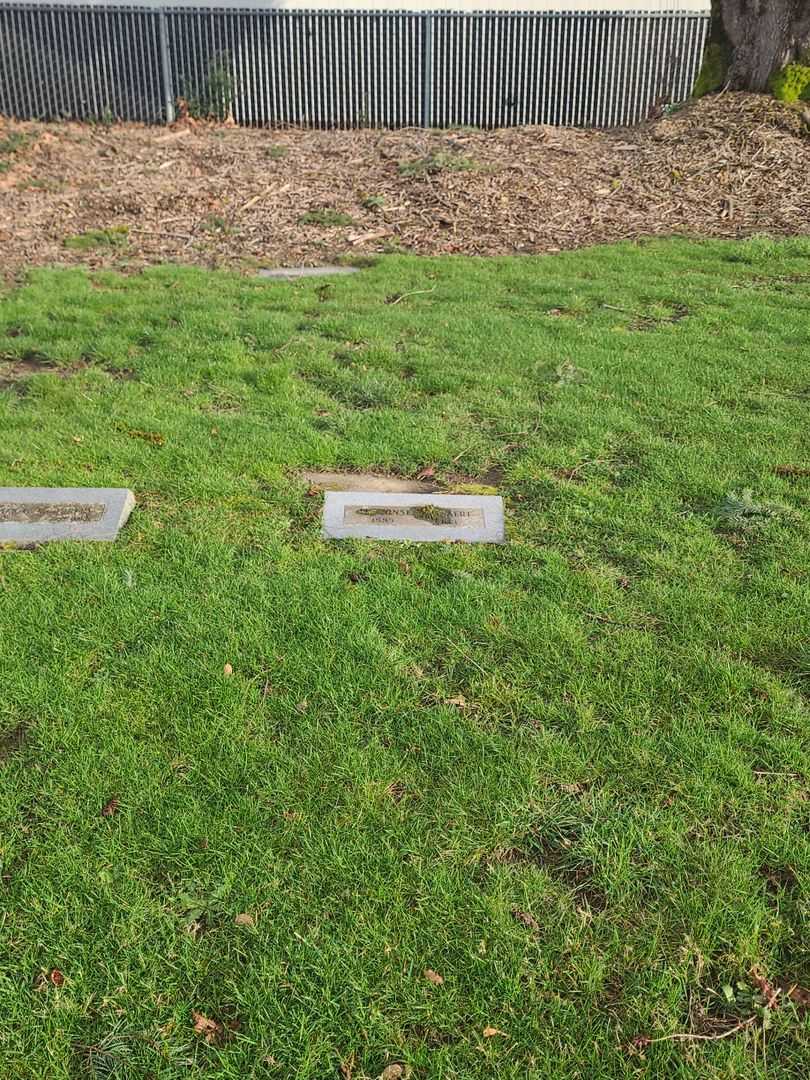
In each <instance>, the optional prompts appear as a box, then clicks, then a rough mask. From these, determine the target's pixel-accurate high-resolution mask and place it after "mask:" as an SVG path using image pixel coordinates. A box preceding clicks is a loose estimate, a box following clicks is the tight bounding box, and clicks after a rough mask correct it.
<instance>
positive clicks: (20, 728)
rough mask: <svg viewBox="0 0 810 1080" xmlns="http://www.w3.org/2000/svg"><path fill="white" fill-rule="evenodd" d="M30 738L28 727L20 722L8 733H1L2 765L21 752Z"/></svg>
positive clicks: (0, 756) (0, 757) (0, 754)
mask: <svg viewBox="0 0 810 1080" xmlns="http://www.w3.org/2000/svg"><path fill="white" fill-rule="evenodd" d="M27 737H28V725H27V724H26V723H25V721H22V720H21V721H20V723H19V724H15V725H14V727H13V728H10V729H9V730H8V731H3V732H0V763H2V762H4V761H6V760H7V759H8V758H10V757H11V755H12V754H14V753H16V752H17V751H18V750H21V749H22V748H23V746H24V745H25V740H26V738H27Z"/></svg>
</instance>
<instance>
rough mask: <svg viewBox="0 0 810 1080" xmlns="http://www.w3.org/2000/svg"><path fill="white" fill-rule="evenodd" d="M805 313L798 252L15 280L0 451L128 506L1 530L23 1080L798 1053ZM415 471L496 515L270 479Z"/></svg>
mask: <svg viewBox="0 0 810 1080" xmlns="http://www.w3.org/2000/svg"><path fill="white" fill-rule="evenodd" d="M809 348H810V242H808V241H798V240H796V241H784V242H772V241H769V240H766V239H762V238H756V239H752V240H749V241H745V242H739V243H732V242H722V243H705V244H690V243H687V242H681V241H669V242H651V243H646V244H642V245H639V246H633V245H629V244H627V245H622V246H619V247H614V248H601V249H594V250H590V251H584V252H579V253H574V254H565V255H554V256H550V257H544V258H531V259H530V258H524V259H518V258H515V259H493V260H474V259H461V258H459V259H436V260H429V259H417V258H410V257H388V258H385V259H383V260H382V261H380V262H379V263H378V264H377V265H376V266H373V267H371V268H369V269H366V270H364V271H363V273H361V274H358V275H355V276H354V277H351V278H348V277H347V278H337V279H335V280H334V281H332V282H330V283H326V282H324V281H319V280H315V281H312V280H310V281H304V282H300V283H292V284H283V283H277V282H266V281H258V280H251V279H245V278H241V277H238V276H236V275H232V274H226V273H206V272H204V271H200V270H190V269H176V268H170V267H167V268H164V269H159V270H150V271H148V272H145V273H143V274H141V275H137V276H132V277H121V276H117V275H116V274H114V273H108V272H105V273H95V274H93V273H84V272H80V271H61V272H57V271H45V270H37V271H34V272H32V273H31V275H30V278H29V279H28V281H27V282H26V283H25V284H23V285H22V286H21V287H19V288H17V289H11V290H9V291H7V292H6V293H5V295H4V296H3V298H2V301H1V302H0V380H3V374H4V372H5V373H6V377H5V380H4V385H3V388H2V389H0V433H1V434H0V484H5V485H26V484H48V485H93V486H95V485H111V486H128V487H131V488H133V490H134V491H135V494H136V498H137V500H138V505H137V508H136V510H135V511H134V512H133V515H132V517H131V519H130V521H129V524H128V525H127V526H126V527H125V529H124V531H123V532H122V533H121V536H120V538H119V540H118V542H117V543H115V544H109V545H84V546H81V545H69V544H62V545H59V544H56V545H51V546H49V547H44V548H40V549H39V550H35V551H16V552H15V551H6V552H3V553H2V556H0V673H1V674H2V682H1V683H0V860H1V861H2V879H1V881H0V1016H2V1023H0V1062H2V1069H0V1072H2V1076H3V1078H4V1080H5V1078H21V1077H25V1078H29V1077H30V1078H40V1077H45V1076H47V1077H48V1078H63V1077H64V1078H66V1080H67V1078H76V1077H85V1076H87V1077H125V1078H130V1077H132V1078H141V1077H149V1078H151V1077H159V1078H168V1077H172V1078H174V1077H186V1076H190V1075H201V1076H206V1077H216V1078H220V1077H221V1078H225V1077H229V1078H230V1077H232V1078H240V1080H241V1078H245V1077H269V1078H275V1077H280V1078H288V1077H295V1078H301V1080H304V1078H306V1080H328V1078H335V1080H361V1078H366V1077H378V1076H379V1075H380V1074H382V1073H383V1070H384V1069H386V1067H389V1071H388V1072H387V1073H386V1074H385V1075H386V1077H387V1078H388V1077H392V1076H395V1075H402V1076H405V1075H406V1074H408V1070H412V1073H411V1075H412V1076H413V1077H414V1080H434V1078H451V1077H452V1078H464V1080H467V1078H478V1077H497V1078H499V1080H506V1078H515V1080H518V1078H520V1080H524V1078H527V1077H532V1078H542V1080H546V1078H555V1080H556V1078H560V1080H563V1078H565V1080H568V1078H571V1077H583V1078H589V1080H593V1078H616V1077H636V1076H649V1077H660V1076H666V1077H684V1078H686V1077H694V1076H700V1077H718V1078H719V1077H722V1078H732V1077H740V1078H743V1077H744V1078H749V1077H754V1076H756V1077H760V1076H762V1077H765V1076H767V1077H797V1076H800V1075H806V1074H807V1072H808V1069H810V1018H808V1016H806V1015H804V1014H803V1011H802V1008H801V1002H798V1003H796V1002H794V1001H793V1000H792V999H791V998H790V997H789V993H788V991H789V990H790V988H791V987H792V986H793V985H794V984H798V985H799V986H800V987H805V988H807V987H810V944H809V943H808V938H807V935H806V927H805V929H803V924H804V923H805V920H806V917H807V914H808V893H807V887H808V884H810V834H809V832H808V830H810V787H809V786H808V783H809V782H810V781H809V779H808V778H810V752H809V750H808V731H809V730H810V645H809V644H808V639H809V635H810V619H809V618H808V601H810V447H809V443H810V439H809V438H808V436H809V435H810V370H809V369H808V349H809ZM14 358H22V359H25V361H26V363H25V364H22V365H17V366H16V367H15V365H14V364H13V363H9V362H8V361H11V360H13V359H14ZM49 364H52V365H55V367H53V368H51V367H50V366H49ZM15 372H16V373H15ZM431 465H432V466H435V468H436V473H437V476H438V477H440V478H441V479H442V481H443V482H444V483H445V484H446V485H447V486H448V487H449V488H451V489H452V487H453V486H454V485H455V486H457V485H463V484H471V483H473V484H474V483H483V484H487V485H494V486H496V487H497V488H498V490H499V491H500V492H501V493H502V494H503V495H504V497H505V500H506V504H507V528H508V544H507V545H506V546H502V547H501V546H462V545H441V544H439V545H409V546H403V545H400V544H391V543H389V544H386V543H378V542H360V541H358V542H345V543H341V544H329V543H326V542H324V541H322V540H321V539H320V532H319V530H320V521H319V516H320V509H321V499H320V498H319V497H318V496H316V495H312V494H307V485H306V483H305V482H304V481H302V480H301V479H300V478H299V477H297V475H296V470H298V469H300V468H301V467H304V466H314V467H321V468H347V469H351V468H363V469H367V468H369V467H371V468H375V469H379V470H383V471H391V472H397V473H402V474H406V475H414V474H415V473H417V472H418V471H419V470H420V469H423V468H424V467H426V466H431ZM749 490H750V494H746V492H748V491H749ZM730 493H736V494H735V495H734V496H732V498H731V499H729V494H730ZM226 665H232V668H233V671H232V674H230V675H228V674H226V672H225V666H226ZM111 800H115V801H113V802H111ZM103 807H106V808H107V809H106V812H105V813H102V808H103ZM237 916H241V917H240V918H238V919H237ZM752 969H754V974H752V973H751V972H752ZM426 971H427V972H428V973H429V974H428V975H426V974H425V972H426ZM433 973H436V974H433ZM757 973H759V974H760V975H761V976H762V977H764V978H766V979H767V980H768V981H769V982H770V983H771V984H772V985H773V986H774V987H778V988H781V989H782V993H781V994H780V997H779V1001H778V1002H777V1005H776V1007H774V1008H772V1009H771V1010H769V1012H768V1014H767V1015H766V1013H765V1011H764V1010H763V1008H762V994H761V992H758V990H757V982H756V978H757ZM437 976H438V977H437ZM439 977H440V978H439ZM442 980H443V981H442ZM800 997H801V995H800V994H799V992H798V991H793V998H800ZM746 1021H750V1022H747V1023H746ZM195 1029H196V1030H195ZM486 1029H490V1030H486ZM491 1029H497V1033H496V1034H493V1033H492V1030H491ZM485 1032H486V1033H485ZM727 1033H728V1034H727ZM674 1034H689V1035H703V1036H707V1035H708V1036H713V1038H711V1039H663V1038H662V1037H664V1036H669V1035H674ZM721 1035H724V1036H726V1037H724V1038H719V1036H721ZM648 1039H653V1040H655V1039H662V1041H658V1042H652V1043H650V1044H647V1040H648ZM392 1065H402V1066H403V1069H402V1070H401V1071H398V1070H397V1069H391V1068H390V1066H392Z"/></svg>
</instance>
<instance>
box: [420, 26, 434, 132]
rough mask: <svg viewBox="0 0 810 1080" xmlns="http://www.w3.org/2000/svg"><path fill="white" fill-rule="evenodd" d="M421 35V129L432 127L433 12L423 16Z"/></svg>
mask: <svg viewBox="0 0 810 1080" xmlns="http://www.w3.org/2000/svg"><path fill="white" fill-rule="evenodd" d="M423 21H424V32H423V34H422V127H423V128H429V127H432V123H433V12H432V11H426V12H425V14H424V16H423Z"/></svg>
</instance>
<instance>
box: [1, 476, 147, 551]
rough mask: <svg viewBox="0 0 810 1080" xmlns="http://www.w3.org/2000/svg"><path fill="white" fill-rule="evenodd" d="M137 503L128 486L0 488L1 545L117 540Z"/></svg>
mask: <svg viewBox="0 0 810 1080" xmlns="http://www.w3.org/2000/svg"><path fill="white" fill-rule="evenodd" d="M134 505H135V496H134V495H133V494H132V492H131V491H129V490H128V489H127V488H45V487H23V488H13V487H0V544H12V545H14V546H19V545H23V546H24V545H27V544H45V543H48V542H49V541H51V540H115V538H116V537H117V536H118V530H119V529H120V528H121V526H122V525H123V524H124V522H125V521H126V520H127V518H128V517H129V515H130V513H131V512H132V508H133V506H134Z"/></svg>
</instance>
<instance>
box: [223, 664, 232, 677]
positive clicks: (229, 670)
mask: <svg viewBox="0 0 810 1080" xmlns="http://www.w3.org/2000/svg"><path fill="white" fill-rule="evenodd" d="M222 674H223V675H233V664H226V665H225V667H224V668H223V669H222Z"/></svg>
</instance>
